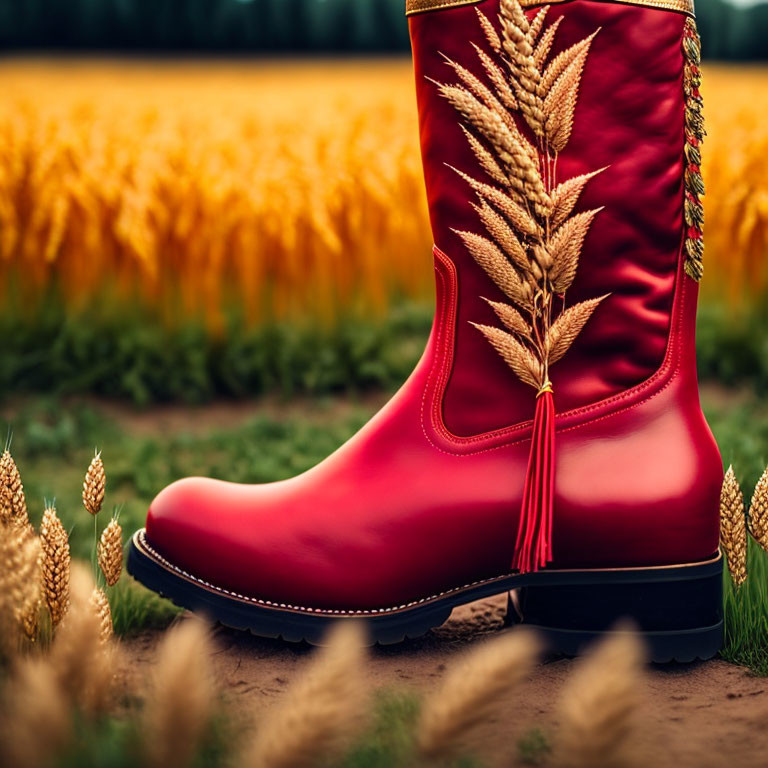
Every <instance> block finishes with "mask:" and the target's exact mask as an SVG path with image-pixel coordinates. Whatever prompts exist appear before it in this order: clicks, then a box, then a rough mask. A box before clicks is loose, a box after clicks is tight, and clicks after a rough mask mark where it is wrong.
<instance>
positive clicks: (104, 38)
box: [0, 0, 768, 60]
mask: <svg viewBox="0 0 768 768" xmlns="http://www.w3.org/2000/svg"><path fill="white" fill-rule="evenodd" d="M404 10H405V0H365V2H360V0H195V2H190V0H24V2H19V0H0V48H5V49H7V48H22V49H24V48H47V49H50V48H58V49H62V48H63V49H80V48H90V49H97V50H104V49H108V48H116V49H122V50H140V51H156V50H170V51H174V50H175V51H180V50H194V51H226V52H246V53H252V52H255V51H278V50H279V51H282V50H293V51H320V50H323V51H382V50H386V51H393V50H397V51H404V50H407V49H408V27H407V24H406V19H405V13H404ZM696 12H697V17H698V22H699V26H700V28H701V30H702V37H703V39H704V43H705V45H704V54H705V56H708V57H709V58H713V59H747V60H754V59H765V58H766V57H768V50H767V47H766V44H765V40H766V38H767V37H768V4H760V5H757V6H755V7H752V8H740V7H734V6H733V5H732V4H731V3H730V2H727V1H726V0H698V2H697V3H696Z"/></svg>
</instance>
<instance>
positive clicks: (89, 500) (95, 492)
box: [83, 453, 107, 516]
mask: <svg viewBox="0 0 768 768" xmlns="http://www.w3.org/2000/svg"><path fill="white" fill-rule="evenodd" d="M106 487H107V477H106V474H105V472H104V463H103V462H102V460H101V454H100V453H97V454H96V455H95V456H94V457H93V459H91V463H90V465H89V466H88V471H87V472H86V473H85V480H83V506H84V507H85V508H86V510H88V512H90V514H92V515H94V516H95V515H98V514H99V512H100V511H101V506H102V504H103V503H104V493H105V491H106Z"/></svg>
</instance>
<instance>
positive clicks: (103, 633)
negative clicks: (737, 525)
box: [90, 587, 114, 643]
mask: <svg viewBox="0 0 768 768" xmlns="http://www.w3.org/2000/svg"><path fill="white" fill-rule="evenodd" d="M90 603H91V607H92V608H93V611H94V612H95V614H96V615H97V616H98V618H99V637H100V638H101V642H102V643H107V642H109V641H110V640H111V639H112V636H113V634H114V631H113V628H112V609H111V608H110V607H109V600H108V598H107V595H106V593H105V592H104V590H103V589H99V588H98V587H97V588H96V589H94V590H93V592H92V593H91V600H90Z"/></svg>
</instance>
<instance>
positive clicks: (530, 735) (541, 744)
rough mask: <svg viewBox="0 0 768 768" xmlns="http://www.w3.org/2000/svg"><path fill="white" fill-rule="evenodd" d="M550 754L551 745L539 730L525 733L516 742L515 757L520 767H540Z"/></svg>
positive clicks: (535, 729)
mask: <svg viewBox="0 0 768 768" xmlns="http://www.w3.org/2000/svg"><path fill="white" fill-rule="evenodd" d="M551 752H552V744H551V743H550V741H549V737H548V736H547V734H546V733H544V731H542V730H541V728H532V729H531V730H530V731H526V732H525V733H524V734H523V735H522V736H521V737H520V738H519V739H518V741H517V755H518V758H519V759H520V763H521V764H522V765H533V766H536V765H542V764H543V763H544V762H545V761H546V759H547V758H548V757H549V755H550V753H551Z"/></svg>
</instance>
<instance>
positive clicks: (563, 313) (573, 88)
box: [437, 0, 606, 391]
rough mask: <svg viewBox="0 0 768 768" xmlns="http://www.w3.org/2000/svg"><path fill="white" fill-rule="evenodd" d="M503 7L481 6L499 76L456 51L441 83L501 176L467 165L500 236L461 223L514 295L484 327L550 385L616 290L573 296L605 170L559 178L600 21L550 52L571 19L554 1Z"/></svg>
mask: <svg viewBox="0 0 768 768" xmlns="http://www.w3.org/2000/svg"><path fill="white" fill-rule="evenodd" d="M500 10H501V13H500V16H499V21H500V25H501V34H499V33H498V32H497V31H496V29H495V27H494V26H493V24H492V23H491V22H490V21H489V20H488V18H487V17H486V16H485V15H484V14H482V13H481V12H480V11H478V18H479V21H480V25H481V27H482V29H483V32H484V35H485V37H486V39H487V40H488V42H489V44H490V47H491V51H492V55H489V54H488V53H486V52H485V51H483V50H482V49H481V48H480V47H478V46H475V50H476V51H477V53H478V56H479V58H480V61H481V64H482V67H483V70H484V71H485V73H486V76H487V78H488V81H489V82H488V84H486V83H484V82H482V80H480V78H479V77H478V76H476V75H474V74H472V73H471V72H469V71H467V70H466V68H464V67H461V66H460V65H459V64H457V63H456V62H454V61H451V60H450V59H448V64H449V65H450V66H451V67H452V68H453V70H454V71H455V72H456V73H457V74H458V76H459V82H458V83H457V84H455V85H446V84H442V83H438V84H437V85H438V88H439V91H440V93H441V95H442V96H443V97H444V98H445V99H447V100H448V101H449V102H450V103H451V104H452V105H453V107H454V108H455V109H456V110H457V111H458V112H459V113H460V114H461V116H462V117H463V119H464V123H465V125H464V126H462V128H463V130H464V133H465V136H466V138H467V141H468V143H469V146H470V148H471V149H472V152H473V153H474V155H475V157H476V158H477V159H478V162H479V163H480V166H481V168H482V169H483V170H484V171H485V172H486V173H487V174H488V176H489V177H490V178H491V179H492V180H493V181H495V182H496V183H497V184H499V185H500V187H501V188H500V189H499V188H496V187H491V186H489V185H487V184H485V183H483V182H482V181H479V180H477V179H473V178H471V177H469V176H467V175H466V174H464V173H461V172H459V173H460V174H461V176H462V177H463V178H464V179H465V180H466V181H467V182H468V183H469V185H470V186H471V187H472V189H473V190H474V191H475V193H476V194H477V196H478V198H479V200H480V205H479V206H476V207H475V210H476V211H477V212H478V214H479V218H480V221H481V222H482V224H483V225H484V227H485V230H486V232H487V233H488V235H489V237H488V238H486V237H482V236H480V235H477V234H474V233H471V232H458V234H459V236H460V237H461V238H462V240H463V241H464V244H465V246H466V247H467V249H468V250H469V252H470V253H471V254H472V256H473V258H474V259H475V261H477V263H478V264H479V265H480V266H481V267H482V268H483V270H485V272H487V273H488V275H489V276H490V277H491V278H492V279H493V281H494V282H495V283H496V285H497V286H498V287H499V288H500V289H501V290H502V291H503V292H504V293H505V294H506V296H507V297H508V298H509V299H510V300H511V301H512V304H513V305H514V306H509V305H506V307H505V306H504V305H501V304H499V303H498V302H496V303H495V304H494V310H495V311H496V314H497V315H498V316H499V317H500V319H501V320H502V323H503V324H504V329H501V328H491V327H489V326H486V325H479V324H476V327H477V328H478V329H479V330H480V331H481V332H482V333H483V334H484V335H485V337H486V338H487V339H488V341H489V342H490V343H491V345H492V346H493V347H494V348H495V349H496V350H497V352H498V353H499V354H500V355H501V356H502V357H503V359H504V360H505V361H506V362H507V364H508V365H509V366H510V368H512V370H513V371H514V372H515V373H516V374H517V376H518V377H519V378H520V379H521V380H522V381H523V382H524V383H526V384H528V385H530V386H531V387H534V388H535V389H537V390H539V391H543V390H544V389H545V388H546V386H547V385H548V384H549V368H550V366H551V365H553V364H554V363H555V362H557V361H558V360H559V359H560V358H561V357H563V355H564V354H565V353H566V352H567V350H568V348H569V347H570V346H571V345H572V344H573V342H574V341H575V339H576V338H577V336H578V335H579V334H580V333H581V331H582V329H583V328H584V326H585V325H586V323H587V321H588V320H589V318H590V316H591V315H592V313H593V312H594V311H595V309H596V308H597V306H598V305H599V304H600V303H601V302H602V301H603V300H604V299H605V298H606V297H605V296H602V297H599V298H596V299H591V300H590V301H586V302H583V303H581V304H579V305H577V306H575V307H571V308H566V306H565V300H564V294H565V293H566V291H567V290H568V289H569V288H570V286H571V285H572V283H573V281H574V279H575V277H576V270H577V267H578V263H579V258H580V255H581V251H582V248H583V244H584V240H585V238H586V236H587V233H588V232H589V229H590V227H591V225H592V222H593V220H594V218H595V216H596V215H597V213H598V212H599V210H593V211H585V212H582V213H577V214H575V215H574V214H573V208H574V207H575V205H576V203H577V202H578V199H579V196H580V195H581V192H582V190H583V188H584V186H585V184H586V183H587V182H588V181H589V180H590V179H591V178H592V177H593V176H594V175H595V174H596V173H599V172H600V171H596V172H594V173H590V174H583V175H581V176H578V177H575V178H573V179H567V180H565V181H563V182H561V183H558V179H557V158H558V154H559V153H560V152H561V151H562V150H563V149H564V148H565V146H566V145H567V143H568V140H569V138H570V135H571V130H572V127H573V120H574V112H575V109H576V104H577V102H578V95H579V88H580V84H581V77H582V73H583V71H584V67H585V64H586V61H587V57H588V55H589V50H590V46H591V44H592V40H593V38H594V36H595V34H597V33H593V34H592V35H590V36H588V37H586V38H584V39H583V40H581V41H579V42H578V43H576V44H575V45H573V46H571V47H570V48H568V49H566V50H564V51H562V52H561V53H559V54H558V55H557V56H555V57H554V58H553V59H552V60H551V61H550V62H549V63H547V58H548V57H549V52H550V50H551V48H552V44H553V41H554V38H555V34H556V31H557V29H558V27H559V25H560V19H558V20H557V21H556V22H555V23H554V24H551V25H550V26H549V27H548V28H547V29H546V30H545V29H544V22H545V17H546V14H547V10H548V7H545V8H542V9H541V10H540V11H539V13H538V14H537V15H536V16H535V17H534V19H533V21H531V22H529V21H528V19H527V17H526V15H525V13H524V12H523V9H522V7H521V5H520V3H519V2H518V0H502V2H501V6H500ZM494 56H495V57H496V59H497V60H498V61H499V64H497V63H496V61H494ZM503 69H506V70H507V72H508V73H509V80H507V79H506V78H505V77H504V76H503V74H501V73H502V70H503ZM515 111H519V112H520V114H521V115H522V117H523V119H524V121H525V122H526V123H527V124H528V126H529V127H530V128H531V130H532V131H533V133H534V135H535V136H536V137H537V145H536V146H535V147H534V146H532V145H531V144H530V143H529V142H528V141H527V139H526V138H525V137H524V136H523V134H522V133H521V132H520V131H519V130H518V128H517V126H516V123H515V118H514V115H513V113H514V112H515ZM516 307H517V308H519V309H520V310H521V311H522V313H523V315H525V316H526V317H527V318H528V319H527V320H524V319H523V316H522V315H521V314H520V312H518V311H517V309H516ZM505 318H506V319H505ZM510 318H512V319H513V321H512V322H507V320H508V319H510Z"/></svg>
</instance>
